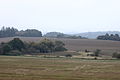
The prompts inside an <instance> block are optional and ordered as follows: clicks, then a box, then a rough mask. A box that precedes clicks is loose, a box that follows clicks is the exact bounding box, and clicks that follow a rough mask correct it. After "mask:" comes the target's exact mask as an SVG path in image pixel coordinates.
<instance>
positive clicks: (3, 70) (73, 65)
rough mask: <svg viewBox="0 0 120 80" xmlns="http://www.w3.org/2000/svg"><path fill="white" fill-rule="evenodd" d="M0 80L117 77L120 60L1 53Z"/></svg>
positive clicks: (115, 79) (102, 79)
mask: <svg viewBox="0 0 120 80" xmlns="http://www.w3.org/2000/svg"><path fill="white" fill-rule="evenodd" d="M0 80H120V60H84V59H74V58H40V57H39V56H36V57H27V56H0Z"/></svg>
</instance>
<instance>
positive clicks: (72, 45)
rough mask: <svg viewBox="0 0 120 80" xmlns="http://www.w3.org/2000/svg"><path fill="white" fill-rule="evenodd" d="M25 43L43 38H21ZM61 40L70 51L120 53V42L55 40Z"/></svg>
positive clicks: (7, 39) (5, 39)
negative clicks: (98, 50) (97, 50)
mask: <svg viewBox="0 0 120 80" xmlns="http://www.w3.org/2000/svg"><path fill="white" fill-rule="evenodd" d="M12 39H13V38H0V42H7V41H9V40H12ZM20 39H22V40H23V41H27V42H32V41H34V42H39V41H40V40H41V39H43V38H39V37H20ZM51 39H52V40H61V41H63V42H64V43H65V44H66V48H67V49H68V50H69V51H81V50H83V51H84V50H85V49H87V50H89V51H94V50H96V49H100V50H102V52H103V53H105V54H112V53H113V52H120V42H119V41H106V40H95V39H63V38H62V39H61V38H60V39H55V38H51Z"/></svg>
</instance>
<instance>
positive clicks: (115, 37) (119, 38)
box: [97, 33, 120, 41]
mask: <svg viewBox="0 0 120 80" xmlns="http://www.w3.org/2000/svg"><path fill="white" fill-rule="evenodd" d="M97 39H99V40H114V41H120V36H119V35H118V34H115V35H114V34H110V35H109V34H107V33H106V34H105V35H101V36H98V37H97Z"/></svg>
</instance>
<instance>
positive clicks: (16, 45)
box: [8, 38, 25, 51]
mask: <svg viewBox="0 0 120 80" xmlns="http://www.w3.org/2000/svg"><path fill="white" fill-rule="evenodd" d="M8 44H9V45H10V46H11V47H12V50H19V51H21V50H22V49H25V44H24V42H23V41H22V40H20V39H19V38H14V39H13V40H11V41H10V42H8Z"/></svg>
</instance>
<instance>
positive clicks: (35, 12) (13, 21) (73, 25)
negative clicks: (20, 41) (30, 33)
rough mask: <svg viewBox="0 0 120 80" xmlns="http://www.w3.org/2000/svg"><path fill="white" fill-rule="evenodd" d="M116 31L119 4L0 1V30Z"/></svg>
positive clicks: (107, 0)
mask: <svg viewBox="0 0 120 80" xmlns="http://www.w3.org/2000/svg"><path fill="white" fill-rule="evenodd" d="M2 26H5V27H15V28H17V29H19V30H25V29H28V28H29V29H38V30H40V31H42V32H43V33H46V32H53V31H57V32H64V33H81V32H95V31H120V0H0V28H1V27H2Z"/></svg>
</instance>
